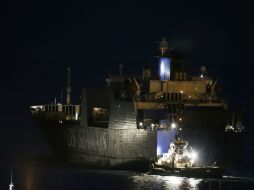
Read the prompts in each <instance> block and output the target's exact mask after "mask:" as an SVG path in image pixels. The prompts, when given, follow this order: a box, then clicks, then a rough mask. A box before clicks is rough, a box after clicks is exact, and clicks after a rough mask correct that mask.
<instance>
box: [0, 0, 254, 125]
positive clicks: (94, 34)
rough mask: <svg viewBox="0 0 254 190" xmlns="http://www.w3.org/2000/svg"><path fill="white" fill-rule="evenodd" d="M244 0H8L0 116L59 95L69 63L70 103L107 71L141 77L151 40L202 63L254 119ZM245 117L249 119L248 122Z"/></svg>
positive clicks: (249, 26) (250, 28) (152, 50)
mask: <svg viewBox="0 0 254 190" xmlns="http://www.w3.org/2000/svg"><path fill="white" fill-rule="evenodd" d="M250 2H251V1H240V2H238V3H234V2H232V1H231V2H230V3H229V2H227V3H226V2H223V1H218V2H216V1H210V3H208V2H207V1H186V2H183V1H136V2H135V1H134V2H132V1H116V2H109V1H101V2H100V1H79V2H74V1H22V0H20V1H16V2H12V1H8V2H6V4H5V5H3V6H2V9H3V11H1V30H0V33H1V36H0V47H1V52H0V53H1V54H0V58H1V75H0V80H1V94H0V98H1V101H0V111H1V113H3V114H12V113H15V114H20V115H23V114H24V115H26V114H29V109H28V106H29V105H31V104H43V103H48V102H51V101H52V100H53V99H54V97H57V98H58V99H59V97H60V94H61V89H62V88H64V87H65V84H66V75H67V67H68V66H71V70H72V84H73V93H74V97H76V100H77V99H78V98H77V97H78V95H79V94H80V91H81V89H82V87H89V88H95V87H98V86H103V85H104V81H105V80H104V79H105V76H106V75H107V73H108V72H109V71H111V72H112V73H116V72H117V71H118V65H119V64H123V65H124V68H123V73H124V74H130V73H132V74H140V73H141V69H142V68H143V67H144V65H145V63H146V62H148V61H150V60H151V59H152V58H153V57H154V56H156V55H157V53H158V52H157V49H156V48H157V44H156V41H160V39H161V38H163V37H165V38H167V39H168V41H169V43H170V45H171V46H173V47H174V48H176V49H178V50H180V51H182V52H185V53H186V54H189V55H191V59H190V62H191V70H192V71H193V74H198V72H199V68H200V66H201V65H205V66H206V67H207V69H208V71H209V74H210V75H211V76H213V77H214V78H218V79H219V82H220V84H221V86H222V90H223V93H222V95H223V96H225V97H227V98H229V101H230V102H232V105H243V106H245V108H246V115H247V119H246V121H245V124H246V125H250V124H251V122H252V124H253V123H254V122H253V121H251V119H250V116H251V114H252V113H253V111H252V109H251V108H252V107H253V106H254V105H253V101H254V98H253V97H254V93H253V91H254V90H253V84H252V83H253V82H254V80H253V79H252V77H253V76H254V69H253V68H254V66H253V50H254V49H253V44H254V23H253V21H254V13H253V7H252V6H251V3H250ZM248 118H249V119H248Z"/></svg>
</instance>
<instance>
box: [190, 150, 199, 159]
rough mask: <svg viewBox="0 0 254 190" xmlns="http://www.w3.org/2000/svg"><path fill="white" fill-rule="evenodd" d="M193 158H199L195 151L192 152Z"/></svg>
mask: <svg viewBox="0 0 254 190" xmlns="http://www.w3.org/2000/svg"><path fill="white" fill-rule="evenodd" d="M191 157H192V158H193V159H194V160H196V159H197V158H198V154H197V153H196V152H195V151H192V153H191Z"/></svg>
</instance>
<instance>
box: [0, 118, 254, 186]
mask: <svg viewBox="0 0 254 190" xmlns="http://www.w3.org/2000/svg"><path fill="white" fill-rule="evenodd" d="M2 127H3V128H4V131H3V130H2V132H1V133H0V153H1V154H0V190H2V189H3V190H4V189H8V188H9V183H10V173H11V171H12V172H13V182H14V185H15V188H14V189H17V190H18V189H22V190H46V189H47V190H53V189H54V190H56V189H61V190H67V189H68V190H69V189H75V190H79V189H82V190H84V189H128V190H132V189H140V190H141V189H201V190H203V189H204V190H205V189H208V190H209V189H229V190H236V189H242V190H244V189H254V172H253V171H254V169H253V168H254V167H253V165H251V163H253V153H252V152H251V150H252V147H253V146H252V145H251V143H249V145H248V146H246V147H247V148H246V155H247V156H246V159H245V161H244V163H243V165H242V166H237V167H235V168H231V169H229V170H227V172H226V173H225V176H224V178H223V179H219V180H218V179H194V178H180V177H174V176H167V177H162V176H156V175H149V174H148V173H138V172H133V171H113V170H98V169H87V168H84V167H79V166H73V165H69V164H66V163H59V162H58V161H56V160H54V159H52V158H51V156H45V155H50V154H51V152H50V149H49V147H48V146H47V142H46V140H45V139H44V137H43V136H42V135H41V133H40V131H39V130H38V128H37V127H36V126H35V125H34V123H33V121H32V120H31V119H30V118H29V117H27V118H24V117H15V119H13V118H12V117H4V118H2ZM247 139H248V142H252V141H253V138H252V137H251V136H249V137H248V138H247ZM45 157H46V158H47V159H46V160H45ZM247 162H248V163H249V165H248V163H247Z"/></svg>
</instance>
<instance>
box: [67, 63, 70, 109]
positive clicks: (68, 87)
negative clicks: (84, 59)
mask: <svg viewBox="0 0 254 190" xmlns="http://www.w3.org/2000/svg"><path fill="white" fill-rule="evenodd" d="M66 91H67V98H66V104H67V105H70V104H71V68H70V67H68V81H67V87H66Z"/></svg>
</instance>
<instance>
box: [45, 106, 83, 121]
mask: <svg viewBox="0 0 254 190" xmlns="http://www.w3.org/2000/svg"><path fill="white" fill-rule="evenodd" d="M41 110H42V112H47V113H49V112H52V113H56V112H61V113H65V115H66V117H68V118H72V117H74V118H76V117H78V116H79V115H80V113H81V106H80V105H62V104H47V105H44V106H43V108H42V109H41Z"/></svg>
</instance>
